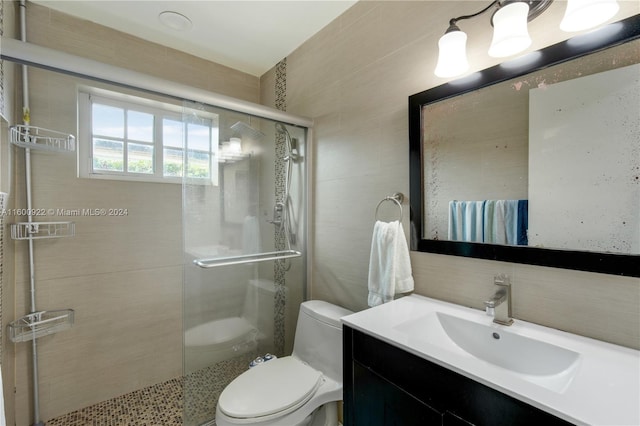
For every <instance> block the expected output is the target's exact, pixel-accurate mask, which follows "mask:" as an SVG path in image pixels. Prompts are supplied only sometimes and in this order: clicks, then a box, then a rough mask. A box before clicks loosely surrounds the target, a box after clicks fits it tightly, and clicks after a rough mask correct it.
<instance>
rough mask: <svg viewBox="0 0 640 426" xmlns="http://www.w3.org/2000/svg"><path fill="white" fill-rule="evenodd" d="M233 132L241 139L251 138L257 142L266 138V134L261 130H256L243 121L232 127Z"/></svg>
mask: <svg viewBox="0 0 640 426" xmlns="http://www.w3.org/2000/svg"><path fill="white" fill-rule="evenodd" d="M231 130H233V131H234V132H236V133H238V134H239V135H240V137H243V138H244V137H246V138H251V139H255V140H258V141H259V140H261V139H262V138H263V137H264V133H262V132H261V131H260V130H256V129H254V128H253V127H251V126H249V125H248V124H247V123H245V122H243V121H238V122H237V123H235V124H234V125H232V126H231Z"/></svg>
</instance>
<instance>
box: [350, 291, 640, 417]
mask: <svg viewBox="0 0 640 426" xmlns="http://www.w3.org/2000/svg"><path fill="white" fill-rule="evenodd" d="M342 321H343V323H344V324H345V325H347V326H349V327H352V328H354V329H356V330H359V331H362V332H364V333H367V334H369V335H371V336H374V337H376V338H378V339H381V340H383V341H385V342H387V343H389V344H391V345H394V346H396V347H399V348H401V349H404V350H406V351H407V352H410V353H412V354H414V355H417V356H419V357H421V358H424V359H425V360H427V361H430V362H433V363H436V364H438V365H441V366H443V367H445V368H448V369H450V370H452V371H455V372H457V373H459V374H462V375H463V376H466V377H468V378H471V379H473V380H475V381H477V382H480V383H482V384H484V385H486V386H489V387H491V388H493V389H496V390H498V391H500V392H503V393H505V394H507V395H509V396H512V397H514V398H517V399H519V400H521V401H524V402H526V403H528V404H530V405H533V406H534V407H537V408H540V409H542V410H545V411H547V412H549V413H552V414H553V415H555V416H558V417H560V418H563V419H565V420H567V421H569V422H570V423H573V424H578V425H605V424H606V425H614V424H615V425H635V426H638V425H640V407H638V401H640V352H639V351H637V350H633V349H630V348H625V347H622V346H617V345H612V344H610V343H606V342H602V341H598V340H594V339H589V338H586V337H582V336H577V335H574V334H570V333H566V332H562V331H559V330H555V329H552V328H547V327H542V326H540V325H536V324H531V323H528V322H526V321H521V320H518V319H516V321H515V322H514V324H513V325H511V326H503V325H498V324H494V323H493V322H492V318H491V317H488V316H486V315H485V313H484V312H483V311H480V310H477V309H471V308H466V307H463V306H460V305H454V304H451V303H446V302H442V301H438V300H434V299H429V298H427V297H422V296H418V295H411V296H407V297H402V298H400V299H398V300H395V301H393V302H390V303H385V304H383V305H380V306H376V307H375V308H371V309H366V310H364V311H361V312H357V313H355V314H353V315H349V316H346V317H344V318H342ZM389 362H393V360H389ZM424 382H425V386H428V383H429V378H428V377H424Z"/></svg>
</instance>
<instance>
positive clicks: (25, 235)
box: [11, 222, 76, 240]
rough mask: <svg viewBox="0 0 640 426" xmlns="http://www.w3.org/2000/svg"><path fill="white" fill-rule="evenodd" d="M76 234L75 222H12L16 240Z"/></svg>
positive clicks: (12, 236)
mask: <svg viewBox="0 0 640 426" xmlns="http://www.w3.org/2000/svg"><path fill="white" fill-rule="evenodd" d="M75 234H76V224H75V223H74V222H18V223H13V224H11V238H12V239H14V240H29V239H31V240H42V239H46V238H64V237H73V236H74V235H75Z"/></svg>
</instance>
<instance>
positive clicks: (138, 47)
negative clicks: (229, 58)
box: [3, 3, 259, 426]
mask: <svg viewBox="0 0 640 426" xmlns="http://www.w3.org/2000/svg"><path fill="white" fill-rule="evenodd" d="M28 6H29V7H28V15H27V22H28V31H27V39H28V41H29V42H31V43H34V44H38V45H42V46H45V47H50V48H53V49H56V50H61V51H65V52H69V53H72V54H75V55H79V56H82V57H86V58H89V59H94V60H98V61H101V62H105V63H109V64H113V65H116V66H121V67H124V68H129V69H133V70H135V71H139V72H143V73H146V74H149V75H154V76H158V77H160V78H165V79H169V80H173V81H176V82H179V83H182V84H188V85H190V86H192V87H198V88H202V89H203V90H208V91H215V92H218V93H222V94H225V95H229V96H233V97H236V98H239V99H243V100H247V101H252V102H257V101H258V100H259V80H258V78H256V77H254V76H251V75H248V74H245V73H241V72H238V71H235V70H232V69H230V68H227V67H224V66H222V65H219V64H215V63H211V62H208V61H205V60H203V59H200V58H196V57H193V56H190V55H187V54H184V53H182V52H179V51H176V50H172V49H168V48H165V47H162V46H159V45H155V44H152V43H149V42H146V41H143V40H141V39H137V38H135V37H131V36H127V35H124V34H122V33H119V32H117V31H113V30H111V29H108V28H106V27H102V26H99V25H96V24H94V23H91V22H88V21H82V20H78V19H75V18H71V17H69V16H67V15H64V14H61V13H58V12H55V11H53V10H50V9H48V8H45V7H42V6H39V5H36V4H33V3H28ZM30 83H31V84H30V86H31V93H30V98H31V113H32V114H31V115H32V124H33V125H37V126H42V127H45V128H50V129H56V130H58V131H62V132H68V133H72V134H76V132H77V130H76V120H75V117H76V91H77V85H78V84H93V83H91V82H87V81H81V80H78V79H77V78H75V77H70V76H62V75H58V74H55V73H53V72H50V71H44V70H39V69H35V68H31V69H30ZM4 143H5V141H4V140H3V144H4ZM20 154H21V152H18V155H17V156H16V162H15V163H16V164H15V169H14V172H15V173H14V175H15V185H14V188H12V189H13V191H14V193H15V197H14V198H15V199H16V201H15V202H16V205H19V206H22V205H24V195H23V194H24V183H23V182H24V178H23V160H22V155H20ZM75 163H76V160H75V156H73V155H71V156H67V155H57V154H54V155H47V154H46V153H40V152H34V153H33V154H32V169H33V200H34V207H40V208H53V209H56V208H68V209H76V208H80V209H81V208H96V207H104V208H111V207H113V208H117V207H126V208H128V212H129V214H128V216H126V217H120V218H98V217H93V218H92V217H77V218H74V220H75V222H76V236H75V237H73V238H65V239H58V240H55V241H53V240H52V241H49V242H38V244H37V245H36V283H37V305H38V308H39V309H61V308H72V309H74V310H75V312H76V318H75V319H76V323H75V325H74V327H73V328H72V329H71V330H68V331H65V332H63V333H58V334H56V335H53V336H47V337H45V338H42V339H39V355H40V360H41V361H40V389H41V392H40V403H41V404H40V405H41V406H40V409H41V417H42V418H43V419H44V420H46V419H50V418H53V417H56V416H58V415H61V414H64V413H67V412H70V411H74V410H76V409H80V408H82V407H86V406H88V405H91V404H94V403H98V402H100V401H104V400H107V399H109V398H112V397H115V396H118V395H122V394H125V393H127V392H130V391H133V390H136V389H140V388H143V387H145V386H148V385H153V384H155V383H159V382H164V381H166V380H170V379H173V378H176V377H178V376H180V375H181V373H182V262H183V258H182V234H181V226H180V225H181V207H182V203H181V186H180V185H175V184H160V183H135V182H118V181H104V180H89V179H78V178H76V164H75ZM3 170H4V169H3ZM51 220H55V219H51ZM16 249H17V253H16V261H15V265H16V271H15V273H16V280H15V282H16V297H15V305H16V310H17V311H16V315H17V316H20V315H23V314H24V313H26V311H27V309H28V308H27V300H28V291H27V288H28V271H27V268H26V264H27V261H26V259H27V257H26V253H25V245H24V244H22V243H21V242H18V243H16ZM12 316H13V314H12ZM15 349H16V356H15V360H16V369H15V371H16V373H15V376H16V394H15V406H16V413H17V419H16V423H17V424H18V425H19V426H23V425H27V424H30V422H31V417H32V407H31V400H32V399H31V386H30V383H31V381H30V379H31V373H30V365H29V364H30V363H29V362H28V361H29V351H28V347H27V345H25V344H18V345H15ZM7 405H13V404H9V402H8V404H7Z"/></svg>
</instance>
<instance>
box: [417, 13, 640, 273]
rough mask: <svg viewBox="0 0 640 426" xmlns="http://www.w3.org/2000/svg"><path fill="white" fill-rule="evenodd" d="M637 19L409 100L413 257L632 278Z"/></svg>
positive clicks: (637, 234)
mask: <svg viewBox="0 0 640 426" xmlns="http://www.w3.org/2000/svg"><path fill="white" fill-rule="evenodd" d="M639 21H640V18H639V17H638V16H634V17H632V18H629V19H627V20H625V21H622V22H621V23H617V24H613V25H612V26H616V27H617V28H618V30H619V31H618V32H617V33H615V34H617V35H612V33H611V32H610V31H609V30H610V28H607V29H603V30H602V33H604V34H606V35H607V36H608V37H609V38H610V39H611V40H610V41H607V42H602V41H600V44H599V45H598V46H597V48H595V49H593V50H594V51H593V52H591V51H590V50H591V47H589V48H586V47H585V46H586V44H584V43H583V44H582V45H581V43H578V42H576V40H575V39H574V40H569V41H568V42H563V43H560V44H558V45H554V46H551V47H550V48H547V49H544V50H542V51H540V52H534V53H533V54H531V55H528V56H530V57H531V58H530V59H531V62H530V63H531V64H530V65H527V63H526V62H525V61H522V60H521V61H519V62H520V63H518V64H516V63H514V64H513V66H512V67H510V66H509V65H510V64H503V65H499V66H496V67H493V68H490V69H487V70H485V71H483V72H481V73H480V76H479V78H478V79H477V80H476V81H475V82H461V83H460V84H456V82H453V83H450V84H446V85H443V86H439V87H436V88H434V89H431V90H427V91H425V92H421V93H419V94H416V95H413V96H411V97H410V102H409V103H410V138H411V153H412V159H411V168H412V170H411V198H412V200H411V205H412V214H413V221H414V223H413V224H414V226H415V227H416V230H418V231H419V235H421V238H420V240H419V241H418V244H417V245H418V250H420V251H431V252H436V253H445V254H454V255H463V256H471V257H481V258H489V259H496V260H505V261H513V262H520V263H533V264H541V265H547V266H557V267H566V268H572V269H584V270H594V269H593V268H595V271H599V272H607V273H615V274H622V275H635V276H638V275H640V266H638V263H640V260H638V256H637V255H638V254H640V179H639V177H638V176H639V174H640V146H639V145H638V141H639V140H640V118H639V117H640V65H638V62H640V40H638V39H637V38H638V36H639V34H638V24H639ZM634 22H635V24H634ZM625 31H626V33H625ZM622 33H624V34H622ZM589 37H590V38H593V36H592V35H590V36H589ZM589 43H593V41H592V40H589ZM609 44H611V45H610V46H609ZM607 47H608V48H607ZM605 48H606V49H605ZM587 53H589V54H587ZM523 64H524V65H523ZM518 67H520V68H518ZM526 68H528V69H526ZM416 199H418V200H420V201H416ZM417 213H420V214H419V215H418V214H417ZM418 219H421V220H419V221H418ZM516 246H526V247H516ZM614 253H615V254H614ZM617 254H625V255H627V254H631V255H636V256H620V255H617ZM585 255H586V257H585ZM589 256H591V257H590V259H592V260H593V261H597V263H596V264H595V265H589V264H588V263H589V261H587V260H586V259H589ZM634 261H635V263H634ZM605 264H608V266H603V265H605ZM624 265H628V266H624Z"/></svg>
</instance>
